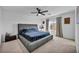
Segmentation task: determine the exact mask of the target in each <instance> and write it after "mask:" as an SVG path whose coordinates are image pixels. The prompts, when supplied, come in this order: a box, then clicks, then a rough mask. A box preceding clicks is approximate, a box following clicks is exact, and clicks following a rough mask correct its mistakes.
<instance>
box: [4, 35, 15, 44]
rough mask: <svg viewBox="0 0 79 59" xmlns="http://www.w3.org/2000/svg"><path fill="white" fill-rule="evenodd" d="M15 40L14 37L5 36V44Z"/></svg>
mask: <svg viewBox="0 0 79 59" xmlns="http://www.w3.org/2000/svg"><path fill="white" fill-rule="evenodd" d="M12 40H16V35H12V36H5V42H8V41H12Z"/></svg>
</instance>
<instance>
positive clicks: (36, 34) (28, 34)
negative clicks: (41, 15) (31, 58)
mask: <svg viewBox="0 0 79 59" xmlns="http://www.w3.org/2000/svg"><path fill="white" fill-rule="evenodd" d="M20 35H22V36H23V37H25V38H26V39H27V40H29V41H31V42H33V41H36V40H39V39H41V38H43V37H46V36H48V35H50V34H49V32H42V31H37V30H31V31H25V32H22V33H21V34H20Z"/></svg>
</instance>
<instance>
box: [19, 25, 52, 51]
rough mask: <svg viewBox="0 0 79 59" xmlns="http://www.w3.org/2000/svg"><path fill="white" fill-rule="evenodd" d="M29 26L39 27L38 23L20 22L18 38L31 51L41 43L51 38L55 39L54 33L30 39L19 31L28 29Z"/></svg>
mask: <svg viewBox="0 0 79 59" xmlns="http://www.w3.org/2000/svg"><path fill="white" fill-rule="evenodd" d="M27 28H36V29H38V27H37V25H36V24H18V38H19V39H20V41H21V42H22V43H23V45H24V46H25V47H26V48H27V49H28V51H29V52H32V51H34V50H35V49H36V48H38V47H40V46H41V45H43V44H45V43H46V42H48V41H49V40H51V39H53V35H47V36H45V37H43V38H41V39H39V40H35V41H33V42H32V41H29V40H28V39H26V38H25V37H24V36H22V35H20V34H19V32H20V31H21V30H22V29H27Z"/></svg>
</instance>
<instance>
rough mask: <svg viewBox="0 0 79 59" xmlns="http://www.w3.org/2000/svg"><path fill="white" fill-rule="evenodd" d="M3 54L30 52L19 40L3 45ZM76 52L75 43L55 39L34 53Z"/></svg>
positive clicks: (1, 47) (1, 49) (1, 50)
mask: <svg viewBox="0 0 79 59" xmlns="http://www.w3.org/2000/svg"><path fill="white" fill-rule="evenodd" d="M0 52H2V53H28V50H27V49H26V48H25V47H24V46H23V44H22V43H21V42H20V41H19V39H17V40H14V41H9V42H6V43H3V44H2V45H1V46H0ZM74 52H76V47H75V42H74V41H71V40H68V39H63V38H59V37H54V39H53V40H50V41H49V42H47V43H46V44H44V45H42V46H41V47H39V48H37V49H36V50H35V51H33V53H74Z"/></svg>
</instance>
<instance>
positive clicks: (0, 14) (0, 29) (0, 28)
mask: <svg viewBox="0 0 79 59" xmlns="http://www.w3.org/2000/svg"><path fill="white" fill-rule="evenodd" d="M1 16H2V9H1V7H0V44H1V34H2V23H1V20H2V17H1Z"/></svg>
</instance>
